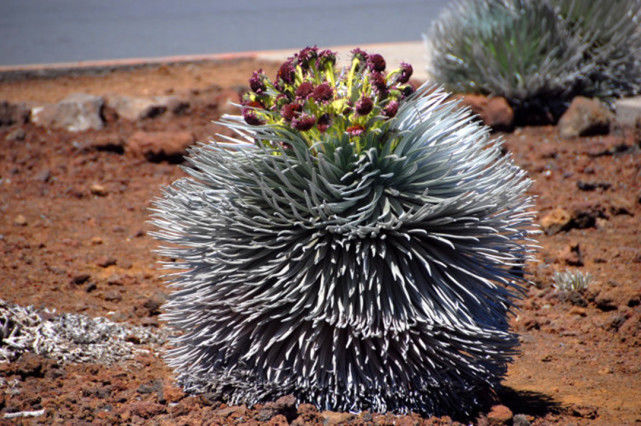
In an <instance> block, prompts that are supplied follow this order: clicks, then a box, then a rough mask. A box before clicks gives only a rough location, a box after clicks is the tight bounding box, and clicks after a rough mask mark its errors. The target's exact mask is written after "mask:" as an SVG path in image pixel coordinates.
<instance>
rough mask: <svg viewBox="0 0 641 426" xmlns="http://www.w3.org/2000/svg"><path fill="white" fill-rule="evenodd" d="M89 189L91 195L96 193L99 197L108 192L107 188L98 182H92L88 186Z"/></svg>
mask: <svg viewBox="0 0 641 426" xmlns="http://www.w3.org/2000/svg"><path fill="white" fill-rule="evenodd" d="M89 190H90V191H91V193H92V194H93V195H97V196H99V197H104V196H106V195H107V194H109V191H107V188H105V187H104V186H103V185H101V184H99V183H94V184H92V185H91V186H90V187H89Z"/></svg>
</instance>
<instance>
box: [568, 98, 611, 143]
mask: <svg viewBox="0 0 641 426" xmlns="http://www.w3.org/2000/svg"><path fill="white" fill-rule="evenodd" d="M613 119H614V115H613V114H612V112H611V111H610V110H609V109H608V107H607V106H605V105H604V104H602V103H601V102H600V101H599V100H598V99H589V98H585V97H583V96H577V97H575V98H574V99H573V100H572V103H571V104H570V107H569V108H568V109H567V111H565V113H564V114H563V116H561V119H560V120H559V124H558V126H559V133H560V135H561V137H562V138H574V137H577V136H589V135H600V134H607V133H608V132H609V130H610V123H611V122H612V120H613Z"/></svg>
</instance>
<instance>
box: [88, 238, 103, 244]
mask: <svg viewBox="0 0 641 426" xmlns="http://www.w3.org/2000/svg"><path fill="white" fill-rule="evenodd" d="M102 243H103V241H102V238H100V237H92V238H91V244H92V245H94V246H97V245H100V244H102Z"/></svg>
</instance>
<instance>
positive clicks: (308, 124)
mask: <svg viewBox="0 0 641 426" xmlns="http://www.w3.org/2000/svg"><path fill="white" fill-rule="evenodd" d="M314 124H316V117H314V116H313V115H308V114H305V113H302V114H300V115H299V116H298V117H294V118H293V119H292V127H293V128H294V129H296V130H300V131H301V132H304V131H307V130H309V129H311V128H312V127H314Z"/></svg>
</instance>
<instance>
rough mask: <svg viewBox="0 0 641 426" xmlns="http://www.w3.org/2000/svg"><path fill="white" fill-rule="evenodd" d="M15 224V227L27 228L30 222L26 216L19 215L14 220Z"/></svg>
mask: <svg viewBox="0 0 641 426" xmlns="http://www.w3.org/2000/svg"><path fill="white" fill-rule="evenodd" d="M13 224H14V225H15V226H27V225H28V224H29V222H28V221H27V218H26V217H24V215H21V214H19V215H17V216H16V217H15V218H13Z"/></svg>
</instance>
